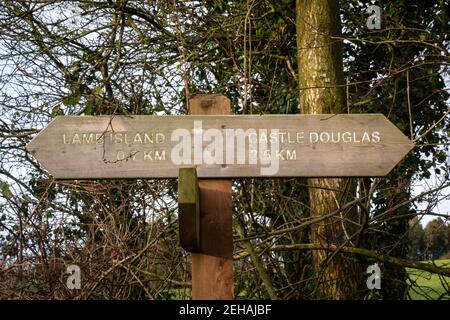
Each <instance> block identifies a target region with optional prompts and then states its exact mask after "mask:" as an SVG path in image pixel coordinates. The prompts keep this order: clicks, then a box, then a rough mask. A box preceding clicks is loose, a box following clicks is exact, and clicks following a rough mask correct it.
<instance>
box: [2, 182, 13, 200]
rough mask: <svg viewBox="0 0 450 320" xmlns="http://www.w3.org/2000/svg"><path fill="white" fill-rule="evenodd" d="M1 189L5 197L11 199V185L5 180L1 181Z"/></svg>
mask: <svg viewBox="0 0 450 320" xmlns="http://www.w3.org/2000/svg"><path fill="white" fill-rule="evenodd" d="M0 191H1V192H2V195H3V196H4V197H5V198H8V199H10V198H11V197H12V193H11V190H9V185H8V183H7V182H5V181H0Z"/></svg>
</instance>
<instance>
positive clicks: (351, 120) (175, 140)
mask: <svg viewBox="0 0 450 320" xmlns="http://www.w3.org/2000/svg"><path fill="white" fill-rule="evenodd" d="M413 147H414V144H413V142H412V141H411V140H409V139H408V138H407V137H406V136H405V135H403V134H402V133H401V132H400V130H398V129H397V128H396V127H395V125H393V124H392V123H391V122H389V121H388V120H387V119H386V117H385V116H383V115H382V114H350V115H349V114H336V115H329V114H326V115H230V102H229V100H228V99H227V98H226V97H224V96H222V95H198V96H196V97H194V98H193V99H191V101H190V115H186V116H134V115H133V116H95V117H91V116H84V117H76V116H74V117H71V116H68V117H66V116H63V117H56V118H55V119H54V120H53V121H52V122H51V123H50V124H49V125H48V126H47V127H46V128H45V129H44V130H42V131H41V132H40V133H39V134H38V135H37V136H36V137H35V138H34V139H33V140H32V141H31V142H30V143H29V144H28V145H27V150H28V151H30V152H31V153H33V155H34V156H35V157H36V158H37V159H38V160H39V161H40V162H41V164H42V165H43V166H44V167H45V168H46V169H47V170H48V172H49V174H51V175H53V177H54V178H56V179H109V178H177V177H178V176H180V182H182V181H183V182H182V183H181V187H182V188H189V186H190V185H193V184H192V183H193V181H195V180H196V176H198V178H199V181H198V194H196V193H195V192H194V193H190V192H184V193H182V194H180V201H181V202H180V203H179V205H180V215H182V216H180V218H181V219H180V223H181V225H180V237H182V238H181V239H180V243H181V244H182V245H183V247H184V248H185V249H187V250H188V251H193V252H197V253H193V254H192V264H193V266H192V268H193V279H192V286H193V288H192V296H193V298H194V299H232V298H233V297H234V295H233V260H232V254H233V243H232V236H231V232H232V230H231V226H232V224H231V178H236V177H270V178H272V177H363V176H368V177H376V176H384V175H386V174H388V173H389V171H390V170H391V169H392V168H393V167H394V166H395V165H396V164H397V163H398V162H399V161H400V160H401V159H402V158H403V157H404V156H405V155H406V154H407V153H408V152H409V151H410V150H411V149H412V148H413ZM187 168H191V169H190V170H188V169H187ZM194 168H195V169H194ZM180 169H183V170H182V171H180ZM192 170H194V171H192ZM195 183H196V182H195ZM185 191H186V190H185ZM197 197H198V199H199V200H198V201H199V203H196V199H197ZM190 228H192V231H193V232H189V230H190Z"/></svg>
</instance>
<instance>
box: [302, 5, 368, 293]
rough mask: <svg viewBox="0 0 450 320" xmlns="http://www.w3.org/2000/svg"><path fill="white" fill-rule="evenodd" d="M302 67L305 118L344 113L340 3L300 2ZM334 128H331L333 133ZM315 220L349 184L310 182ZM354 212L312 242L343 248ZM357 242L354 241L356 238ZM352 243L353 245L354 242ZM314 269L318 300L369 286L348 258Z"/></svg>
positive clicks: (316, 231) (321, 260) (323, 259)
mask: <svg viewBox="0 0 450 320" xmlns="http://www.w3.org/2000/svg"><path fill="white" fill-rule="evenodd" d="M296 20H297V21H296V25H297V62H298V70H299V72H298V84H299V88H300V89H299V102H300V110H301V112H302V113H305V114H320V113H331V114H333V113H341V112H342V111H343V110H344V107H345V105H346V97H345V90H344V86H343V84H344V77H343V66H342V41H341V40H340V39H336V38H333V37H340V35H341V25H340V18H339V5H338V1H332V0H297V3H296ZM330 129H332V128H330ZM308 185H309V201H310V208H311V216H321V215H325V214H327V213H330V212H332V211H335V210H336V209H338V208H339V206H341V205H343V204H345V203H346V202H347V201H348V199H350V197H352V196H353V195H354V190H355V187H354V183H353V181H352V180H349V179H308ZM354 214H355V210H350V211H347V212H345V211H343V212H341V213H340V214H338V215H336V216H335V217H333V218H331V219H327V220H325V221H323V223H319V224H316V225H314V226H313V227H312V229H311V240H312V242H313V243H320V244H325V245H327V244H334V245H338V246H339V245H340V244H344V243H347V244H349V242H348V239H349V238H350V239H351V237H352V235H353V234H354V231H355V230H352V229H354V226H351V227H350V226H347V223H345V221H344V220H343V218H345V219H351V220H352V219H353V218H354ZM354 240H355V239H354ZM350 244H351V242H350ZM312 255H313V267H314V273H315V275H316V276H317V277H318V278H317V279H318V281H317V288H316V291H315V298H324V299H354V298H358V287H359V286H361V283H365V282H364V280H363V279H361V276H362V273H361V270H360V267H358V263H357V261H355V260H354V259H352V257H351V256H348V255H344V254H341V253H339V254H336V255H330V253H329V252H327V251H314V252H312Z"/></svg>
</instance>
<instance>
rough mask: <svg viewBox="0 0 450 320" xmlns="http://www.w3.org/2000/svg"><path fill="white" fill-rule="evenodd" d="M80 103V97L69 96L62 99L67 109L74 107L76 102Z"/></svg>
mask: <svg viewBox="0 0 450 320" xmlns="http://www.w3.org/2000/svg"><path fill="white" fill-rule="evenodd" d="M79 101H80V96H79V95H70V96H68V97H65V98H64V99H63V103H64V105H65V106H67V107H71V106H74V105H76V104H77V103H78V102H79Z"/></svg>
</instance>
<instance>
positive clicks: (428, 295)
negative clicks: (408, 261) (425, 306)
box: [407, 259, 450, 300]
mask: <svg viewBox="0 0 450 320" xmlns="http://www.w3.org/2000/svg"><path fill="white" fill-rule="evenodd" d="M434 262H435V263H436V265H438V266H440V267H449V268H450V259H448V260H436V261H434ZM407 271H408V273H409V277H410V285H411V288H410V290H409V294H410V296H411V299H413V300H436V299H446V300H449V299H450V292H449V286H450V277H442V276H441V277H440V276H438V275H436V274H433V275H431V274H430V273H429V272H425V271H422V270H417V269H409V268H408V269H407Z"/></svg>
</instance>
